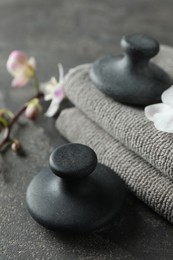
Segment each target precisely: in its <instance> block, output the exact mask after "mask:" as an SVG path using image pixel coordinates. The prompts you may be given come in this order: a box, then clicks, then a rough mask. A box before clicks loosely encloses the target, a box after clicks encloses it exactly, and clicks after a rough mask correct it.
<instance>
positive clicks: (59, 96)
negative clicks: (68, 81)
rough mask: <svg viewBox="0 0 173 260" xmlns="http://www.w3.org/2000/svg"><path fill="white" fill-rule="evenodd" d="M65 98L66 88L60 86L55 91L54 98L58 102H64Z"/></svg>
mask: <svg viewBox="0 0 173 260" xmlns="http://www.w3.org/2000/svg"><path fill="white" fill-rule="evenodd" d="M64 97H65V92H64V88H63V86H62V85H58V88H56V89H55V91H54V98H55V99H56V100H58V101H62V100H63V99H64Z"/></svg>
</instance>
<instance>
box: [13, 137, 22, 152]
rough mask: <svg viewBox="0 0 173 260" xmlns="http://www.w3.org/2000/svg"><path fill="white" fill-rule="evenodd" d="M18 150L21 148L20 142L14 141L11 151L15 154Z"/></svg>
mask: <svg viewBox="0 0 173 260" xmlns="http://www.w3.org/2000/svg"><path fill="white" fill-rule="evenodd" d="M20 148H21V144H20V142H19V141H18V140H14V141H13V143H12V145H11V150H12V151H13V152H15V153H16V152H18V151H19V149H20Z"/></svg>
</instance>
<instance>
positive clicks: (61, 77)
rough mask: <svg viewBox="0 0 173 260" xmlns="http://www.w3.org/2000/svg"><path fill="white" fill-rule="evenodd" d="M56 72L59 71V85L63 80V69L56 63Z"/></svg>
mask: <svg viewBox="0 0 173 260" xmlns="http://www.w3.org/2000/svg"><path fill="white" fill-rule="evenodd" d="M58 70H59V83H61V82H62V81H63V79H64V69H63V66H62V64H61V63H58Z"/></svg>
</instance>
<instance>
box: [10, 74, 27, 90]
mask: <svg viewBox="0 0 173 260" xmlns="http://www.w3.org/2000/svg"><path fill="white" fill-rule="evenodd" d="M28 81H29V78H28V77H26V76H25V75H23V76H20V77H18V78H14V79H13V81H12V83H11V85H12V87H13V88H22V87H24V86H25V85H26V84H27V83H28Z"/></svg>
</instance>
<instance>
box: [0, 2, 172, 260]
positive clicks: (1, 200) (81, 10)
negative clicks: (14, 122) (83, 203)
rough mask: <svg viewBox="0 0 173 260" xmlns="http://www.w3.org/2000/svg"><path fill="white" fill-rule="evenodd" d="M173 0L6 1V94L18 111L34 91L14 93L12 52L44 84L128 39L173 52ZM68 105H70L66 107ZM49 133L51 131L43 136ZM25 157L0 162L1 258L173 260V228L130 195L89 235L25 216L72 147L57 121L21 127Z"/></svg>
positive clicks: (1, 14) (0, 25)
mask: <svg viewBox="0 0 173 260" xmlns="http://www.w3.org/2000/svg"><path fill="white" fill-rule="evenodd" d="M172 5H173V2H172V0H165V1H162V0H152V1H150V0H140V1H139V0H131V1H129V0H116V1H115V0H107V1H105V0H49V1H48V0H30V1H26V0H0V89H1V90H2V92H3V94H4V96H5V102H6V103H8V104H9V106H10V108H12V109H16V108H17V107H18V106H19V105H20V104H21V103H22V102H23V101H25V100H26V98H27V97H28V96H29V95H31V93H32V90H31V89H30V87H29V86H28V87H26V88H24V89H22V90H21V91H15V90H11V88H10V81H11V77H10V76H9V74H8V73H7V71H6V68H5V64H6V60H7V58H8V55H9V53H10V52H11V51H12V50H14V49H20V50H23V51H26V52H27V53H28V54H29V55H32V56H35V57H36V59H37V61H38V75H39V78H40V80H41V81H43V82H44V81H47V80H48V79H49V78H50V77H51V76H52V75H54V76H57V63H58V62H62V64H63V66H64V68H65V71H67V70H68V69H69V68H71V67H74V66H76V65H78V64H81V63H88V62H92V61H94V60H95V59H96V58H98V57H100V56H102V55H105V54H108V53H113V54H114V53H115V54H116V53H119V52H120V47H119V42H120V39H121V37H122V36H123V35H124V34H126V33H133V32H142V33H148V34H149V35H151V36H153V37H155V38H157V39H158V40H159V41H160V42H161V43H163V44H168V45H173V33H172V32H173V23H172ZM65 106H66V104H65ZM43 129H45V132H44V131H43ZM17 134H18V135H19V136H20V139H21V140H22V141H23V144H24V148H25V152H26V154H25V156H23V157H17V156H16V155H15V154H13V153H10V152H6V153H4V154H2V155H1V157H0V165H1V168H0V259H1V260H6V259H24V260H25V259H50V260H54V259H61V260H66V259H67V260H68V259H75V260H76V259H94V260H95V259H101V260H102V259H123V260H124V259H129V260H130V259H139V260H140V259H141V260H143V259H147V260H148V259H149V260H150V259H151V260H152V259H161V260H164V259H165V260H169V259H173V226H172V225H171V224H169V223H168V222H167V221H165V220H164V219H162V218H161V217H160V216H158V215H157V214H156V213H154V212H153V211H152V210H150V209H149V208H148V207H147V206H146V205H144V204H143V203H142V202H140V201H139V200H138V199H136V198H135V197H134V196H133V195H132V194H130V193H129V194H128V196H127V201H126V205H125V207H124V210H123V212H122V215H121V218H120V221H119V222H115V223H114V224H113V225H112V226H111V228H109V229H107V230H105V231H103V232H100V233H94V234H90V235H78V236H73V235H70V236H67V235H64V236H62V235H60V234H55V233H54V232H51V231H48V230H46V229H44V228H42V227H40V226H39V225H38V224H36V223H35V222H34V221H33V220H32V218H31V217H30V215H29V214H28V212H27V208H26V203H25V192H26V188H27V186H28V184H29V182H30V180H31V179H32V177H33V176H34V175H35V174H36V173H37V172H38V171H39V169H41V168H42V167H43V166H46V165H47V158H48V155H49V153H50V151H51V150H52V148H53V147H54V146H56V145H58V144H62V143H64V142H66V141H65V140H64V139H63V138H62V137H61V136H60V135H59V134H58V132H57V131H56V130H55V127H54V120H53V119H45V118H42V119H40V120H39V122H38V123H37V124H36V126H33V125H32V124H31V125H29V126H27V127H25V125H23V126H20V128H19V129H18V130H17Z"/></svg>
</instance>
